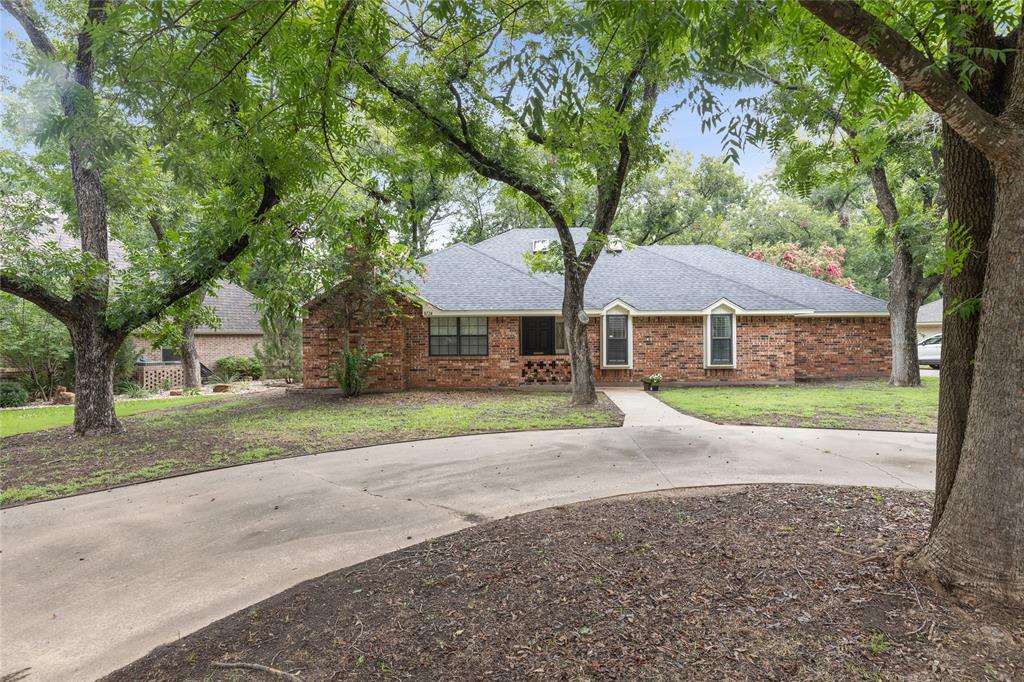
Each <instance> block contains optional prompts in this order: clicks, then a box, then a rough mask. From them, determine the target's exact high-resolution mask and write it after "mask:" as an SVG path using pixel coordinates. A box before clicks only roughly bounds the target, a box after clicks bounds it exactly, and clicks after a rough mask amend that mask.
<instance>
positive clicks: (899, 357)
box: [871, 165, 924, 386]
mask: <svg viewBox="0 0 1024 682" xmlns="http://www.w3.org/2000/svg"><path fill="white" fill-rule="evenodd" d="M871 186H872V188H873V189H874V191H875V203H876V205H877V206H878V210H879V211H880V212H881V214H882V219H883V220H884V221H885V224H886V226H888V228H889V229H890V230H891V231H892V247H893V261H892V272H890V273H889V304H888V305H887V306H886V307H887V309H888V310H889V338H890V340H891V341H892V371H891V373H890V374H889V383H890V384H892V385H893V386H920V385H921V369H920V367H919V366H918V362H917V309H918V308H920V307H921V299H922V289H923V279H924V276H923V272H922V269H921V265H920V263H916V262H915V259H914V251H913V245H912V244H911V243H910V240H909V239H908V238H907V235H905V234H903V232H902V231H901V230H900V228H899V227H898V226H897V224H898V223H899V219H900V214H899V211H898V210H897V208H896V199H895V198H894V197H893V195H892V188H891V187H890V186H889V178H888V176H887V175H886V173H885V167H884V166H882V165H876V166H875V167H874V168H872V169H871Z"/></svg>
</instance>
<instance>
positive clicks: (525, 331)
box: [522, 317, 555, 355]
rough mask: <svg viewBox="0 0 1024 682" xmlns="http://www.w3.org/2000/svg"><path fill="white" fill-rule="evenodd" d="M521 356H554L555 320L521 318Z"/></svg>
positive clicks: (549, 318)
mask: <svg viewBox="0 0 1024 682" xmlns="http://www.w3.org/2000/svg"><path fill="white" fill-rule="evenodd" d="M522 337H523V355H554V354H555V318H553V317H524V318H523V328H522Z"/></svg>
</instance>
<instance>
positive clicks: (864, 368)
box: [795, 317, 892, 379]
mask: <svg viewBox="0 0 1024 682" xmlns="http://www.w3.org/2000/svg"><path fill="white" fill-rule="evenodd" d="M795 320H796V332H797V338H799V339H800V343H798V344H796V378H797V379H850V378H856V377H880V376H888V375H889V372H890V370H891V368H892V341H891V339H890V338H889V318H887V317H800V318H795Z"/></svg>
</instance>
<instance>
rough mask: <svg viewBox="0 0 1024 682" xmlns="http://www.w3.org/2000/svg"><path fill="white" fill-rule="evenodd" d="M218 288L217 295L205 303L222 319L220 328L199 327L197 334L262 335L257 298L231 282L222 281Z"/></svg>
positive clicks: (207, 298)
mask: <svg viewBox="0 0 1024 682" xmlns="http://www.w3.org/2000/svg"><path fill="white" fill-rule="evenodd" d="M217 286H218V288H217V293H215V294H213V295H211V296H207V297H206V301H205V303H206V305H208V306H210V307H211V308H213V314H214V315H216V316H217V317H218V318H220V328H219V329H211V328H210V327H205V326H204V327H198V328H197V329H196V333H197V334H262V333H263V329H262V328H261V327H260V311H259V310H258V309H257V308H256V297H255V296H253V295H252V294H250V293H249V292H248V291H246V290H245V289H243V288H242V287H240V286H238V285H237V284H232V283H231V282H225V281H221V282H218V283H217Z"/></svg>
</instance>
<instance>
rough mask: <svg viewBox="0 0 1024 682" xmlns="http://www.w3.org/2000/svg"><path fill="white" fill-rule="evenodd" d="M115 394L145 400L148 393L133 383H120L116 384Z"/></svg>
mask: <svg viewBox="0 0 1024 682" xmlns="http://www.w3.org/2000/svg"><path fill="white" fill-rule="evenodd" d="M117 392H118V393H120V394H121V395H123V396H125V397H126V398H145V397H146V396H148V395H149V391H147V390H146V389H144V388H143V387H142V386H139V385H138V384H137V383H135V382H134V381H122V382H120V383H118V384H117Z"/></svg>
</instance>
